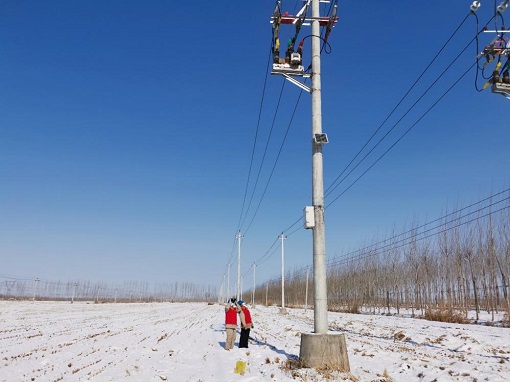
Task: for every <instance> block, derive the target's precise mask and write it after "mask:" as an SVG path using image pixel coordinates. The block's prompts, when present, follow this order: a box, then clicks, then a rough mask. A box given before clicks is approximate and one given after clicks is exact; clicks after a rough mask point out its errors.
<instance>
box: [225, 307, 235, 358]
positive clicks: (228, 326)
mask: <svg viewBox="0 0 510 382" xmlns="http://www.w3.org/2000/svg"><path fill="white" fill-rule="evenodd" d="M236 329H237V309H236V305H235V299H234V298H231V299H230V302H229V303H228V304H227V305H225V330H226V332H227V340H226V341H225V350H230V349H233V348H234V342H235V340H236Z"/></svg>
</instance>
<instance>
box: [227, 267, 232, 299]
mask: <svg viewBox="0 0 510 382" xmlns="http://www.w3.org/2000/svg"><path fill="white" fill-rule="evenodd" d="M230 297H231V295H230V261H229V262H228V270H227V301H228V299H229V298H230Z"/></svg>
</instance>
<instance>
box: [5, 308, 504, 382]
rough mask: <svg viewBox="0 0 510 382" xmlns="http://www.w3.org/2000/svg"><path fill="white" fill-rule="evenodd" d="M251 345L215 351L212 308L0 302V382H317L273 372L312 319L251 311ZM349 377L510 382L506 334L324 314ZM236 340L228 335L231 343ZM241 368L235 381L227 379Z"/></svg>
mask: <svg viewBox="0 0 510 382" xmlns="http://www.w3.org/2000/svg"><path fill="white" fill-rule="evenodd" d="M251 311H252V316H253V321H254V324H255V328H254V329H253V330H252V337H253V339H252V340H251V344H250V347H249V348H248V349H239V348H237V341H236V347H235V348H234V349H233V350H231V351H226V350H224V348H223V346H224V343H225V332H224V325H223V323H224V310H223V306H222V305H219V304H214V305H208V304H206V303H140V304H93V303H85V302H79V303H74V304H71V303H69V302H17V301H0V381H1V382H4V381H5V382H18V381H19V382H24V381H49V382H52V381H143V382H147V381H176V382H183V381H190V382H199V381H201V382H210V381H213V382H214V381H221V382H230V381H292V380H297V381H301V380H302V381H325V380H327V378H328V375H325V374H320V373H317V371H315V370H313V369H298V370H297V371H294V372H292V371H285V370H282V368H281V365H283V364H284V363H285V361H286V360H287V359H289V358H297V357H298V356H299V346H300V339H301V333H302V332H305V333H309V332H311V331H313V311H311V310H308V311H306V312H305V311H304V310H302V309H287V312H288V314H285V315H283V314H280V313H279V308H278V307H263V306H256V307H252V309H251ZM328 320H329V327H330V330H331V332H336V333H338V332H342V333H345V335H346V342H347V349H348V355H349V361H350V366H351V373H350V374H341V375H333V377H331V376H329V378H330V379H329V380H335V381H377V382H382V381H405V382H413V381H427V382H431V381H438V382H443V381H473V382H474V381H477V382H481V381H490V382H497V381H510V329H505V328H497V327H489V326H482V325H460V324H444V323H438V322H430V321H425V320H421V319H411V318H402V317H394V316H383V315H353V314H345V313H331V312H330V313H329V314H328ZM238 339H239V335H238V336H237V340H238ZM237 361H245V362H247V369H246V372H245V374H244V375H240V374H236V373H234V369H235V368H236V362H237Z"/></svg>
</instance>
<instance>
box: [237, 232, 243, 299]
mask: <svg viewBox="0 0 510 382" xmlns="http://www.w3.org/2000/svg"><path fill="white" fill-rule="evenodd" d="M243 237H244V236H243V235H241V231H239V232H238V233H237V235H236V239H237V296H236V298H237V299H238V300H239V299H240V298H241V239H242V238H243Z"/></svg>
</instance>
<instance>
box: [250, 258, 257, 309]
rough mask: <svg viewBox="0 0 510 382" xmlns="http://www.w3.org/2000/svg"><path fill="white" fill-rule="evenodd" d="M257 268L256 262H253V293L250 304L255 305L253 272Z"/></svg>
mask: <svg viewBox="0 0 510 382" xmlns="http://www.w3.org/2000/svg"><path fill="white" fill-rule="evenodd" d="M256 270H257V264H255V263H253V293H252V297H251V304H252V305H255V272H256Z"/></svg>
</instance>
